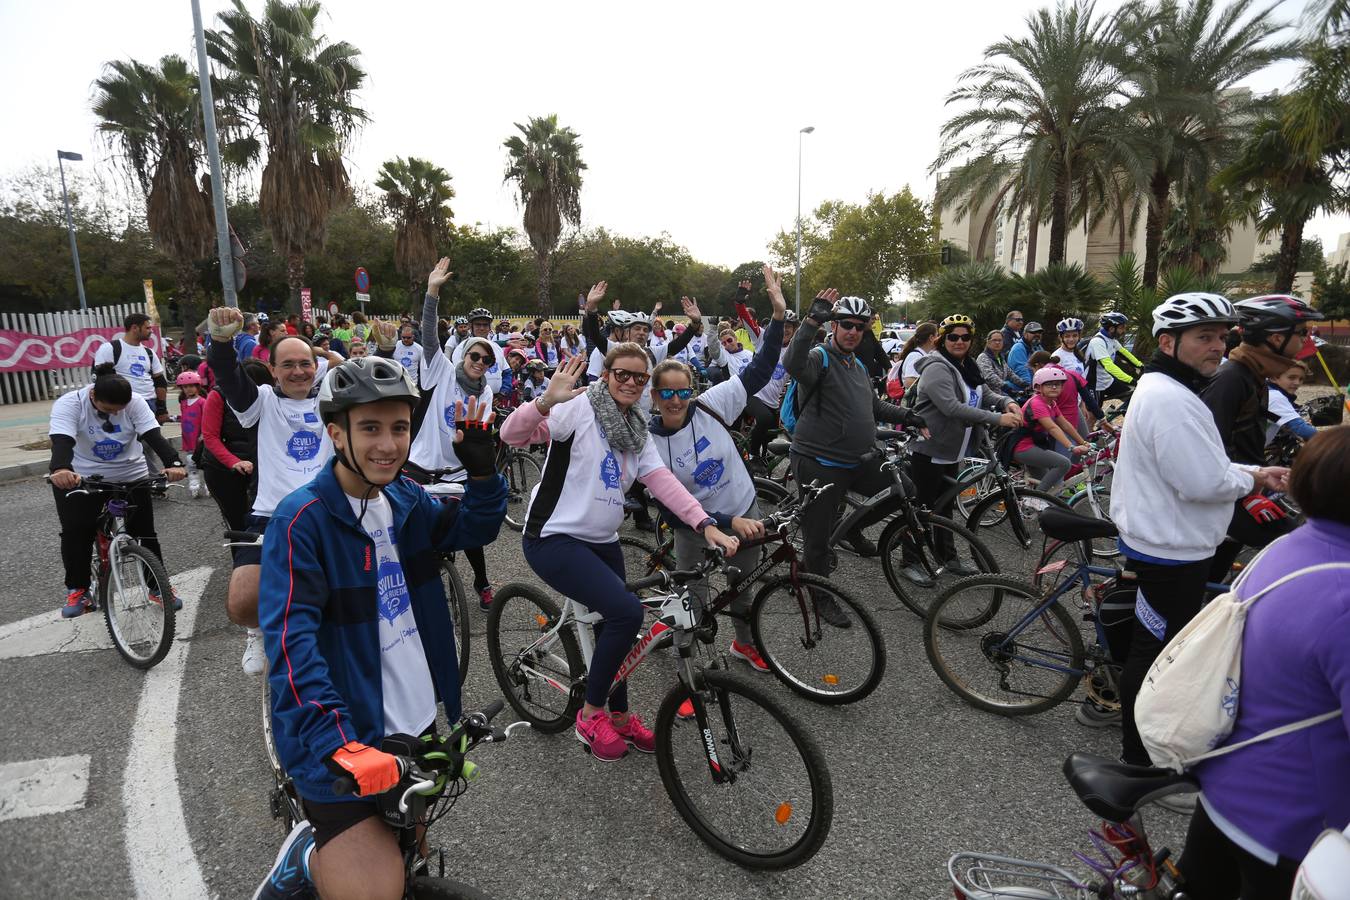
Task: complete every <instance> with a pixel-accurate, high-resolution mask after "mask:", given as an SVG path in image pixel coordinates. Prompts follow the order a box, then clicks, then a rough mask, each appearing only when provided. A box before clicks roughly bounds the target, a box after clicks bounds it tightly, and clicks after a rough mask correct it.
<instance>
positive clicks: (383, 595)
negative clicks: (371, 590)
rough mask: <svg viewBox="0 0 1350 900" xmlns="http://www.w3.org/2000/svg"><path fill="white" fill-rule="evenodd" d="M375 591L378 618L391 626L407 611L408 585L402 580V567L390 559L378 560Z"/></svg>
mask: <svg viewBox="0 0 1350 900" xmlns="http://www.w3.org/2000/svg"><path fill="white" fill-rule="evenodd" d="M375 574H376V578H378V579H379V580H378V581H376V583H375V590H376V593H377V594H378V596H379V602H380V618H382V619H384V620H385V621H386V622H388V623H390V624H391V625H392V624H393V622H394V620H395V619H397V618H398V617H399V616H401V615H403V614H404V613H405V612H407V611H408V606H409V605H410V603H411V599H410V598H409V596H408V585H407V582H405V581H404V579H403V567H402V566H400V565H399V564H398V563H396V562H394V561H393V560H392V559H383V560H380V567H379V569H377V570H376V573H375Z"/></svg>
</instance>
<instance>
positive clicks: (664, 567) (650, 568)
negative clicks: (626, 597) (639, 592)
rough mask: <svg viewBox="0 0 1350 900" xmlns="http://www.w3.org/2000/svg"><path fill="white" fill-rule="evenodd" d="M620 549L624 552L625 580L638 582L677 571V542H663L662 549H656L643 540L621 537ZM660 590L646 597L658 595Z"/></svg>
mask: <svg viewBox="0 0 1350 900" xmlns="http://www.w3.org/2000/svg"><path fill="white" fill-rule="evenodd" d="M619 549H620V550H622V551H623V571H624V578H625V579H626V580H628V581H637V580H638V579H639V578H646V577H647V576H648V575H655V574H656V573H657V572H661V571H665V572H673V571H675V542H674V541H673V540H670V541H662V543H661V546H660V547H654V546H652V544H651V543H650V542H648V541H644V540H642V539H641V538H635V537H629V536H628V535H620V536H619ZM657 590H658V589H656V588H653V589H652V590H650V591H645V592H643V594H644V595H646V594H652V593H656V592H657Z"/></svg>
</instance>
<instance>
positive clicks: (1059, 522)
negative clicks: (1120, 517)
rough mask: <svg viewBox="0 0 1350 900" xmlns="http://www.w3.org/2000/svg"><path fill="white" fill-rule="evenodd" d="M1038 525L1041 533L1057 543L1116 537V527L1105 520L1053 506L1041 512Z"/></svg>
mask: <svg viewBox="0 0 1350 900" xmlns="http://www.w3.org/2000/svg"><path fill="white" fill-rule="evenodd" d="M1040 523H1041V532H1042V533H1043V534H1044V535H1045V536H1046V537H1052V538H1054V539H1055V540H1057V541H1090V540H1092V539H1093V538H1109V537H1115V536H1116V526H1115V525H1114V524H1112V523H1111V522H1109V521H1107V520H1106V519H1094V518H1092V517H1090V516H1080V515H1078V514H1077V513H1073V512H1069V511H1068V510H1067V509H1059V508H1058V507H1054V506H1047V507H1046V508H1045V509H1043V510H1041V513H1040Z"/></svg>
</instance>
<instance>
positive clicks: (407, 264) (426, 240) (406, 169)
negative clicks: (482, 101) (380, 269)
mask: <svg viewBox="0 0 1350 900" xmlns="http://www.w3.org/2000/svg"><path fill="white" fill-rule="evenodd" d="M375 187H377V188H379V189H380V190H382V191H384V205H385V207H386V208H387V209H388V210H389V213H390V215H392V216H393V217H394V265H395V267H396V268H397V269H398V271H399V273H400V274H401V275H403V276H404V277H405V278H407V279H408V293H409V296H410V297H411V298H412V299H413V300H414V301H415V300H416V298H418V297H420V296H421V291H422V287H421V285H422V284H423V283H424V282H425V281H426V277H427V273H428V272H430V271H431V268H432V266H434V265H436V260H437V259H439V258H440V250H441V249H443V248H444V247H445V245H446V241H447V239H448V238H449V236H450V220H451V218H453V217H454V212H453V211H452V210H451V209H450V198H451V197H453V196H455V189H454V188H452V187H451V186H450V173H449V172H447V171H445V170H444V169H442V168H441V167H440V166H436V165H432V164H431V163H429V162H427V161H426V160H424V159H418V158H417V157H415V156H410V157H408V158H407V159H406V160H405V159H403V158H402V157H398V156H396V157H394V158H393V159H391V160H389V161H388V162H386V163H385V164H384V165H382V166H380V173H379V177H377V178H376V179H375Z"/></svg>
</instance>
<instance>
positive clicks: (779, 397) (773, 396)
mask: <svg viewBox="0 0 1350 900" xmlns="http://www.w3.org/2000/svg"><path fill="white" fill-rule="evenodd" d="M786 355H787V348H786V347H784V348H783V350H782V352H781V353H779V354H778V364H777V365H775V366H774V367H773V374H772V375H770V376H769V383H768V384H766V385H764V387H762V388H760V389H759V391H758V392H757V393H756V394H755V396H756V397H758V398H759V399H760V400H762V401H764V405H765V406H767V407H769V408H770V409H777V408H778V407H779V406H781V405H782V403H783V394H785V393H787V383H788V373H787V369H786V368H784V366H783V357H784V356H786ZM734 380H735V381H740V379H739V378H736V379H734ZM718 386H719V387H720V386H721V385H718ZM704 396H707V395H706V394H705V395H704ZM699 399H700V400H702V399H703V398H702V397H700V398H699ZM738 415H739V413H738ZM724 418H725V417H724ZM727 421H728V422H731V421H733V420H732V419H727ZM736 515H740V513H736Z"/></svg>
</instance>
